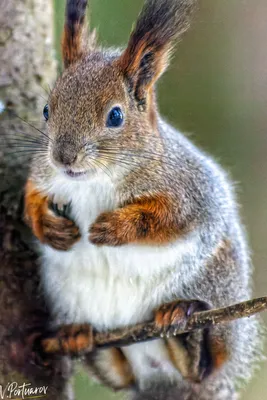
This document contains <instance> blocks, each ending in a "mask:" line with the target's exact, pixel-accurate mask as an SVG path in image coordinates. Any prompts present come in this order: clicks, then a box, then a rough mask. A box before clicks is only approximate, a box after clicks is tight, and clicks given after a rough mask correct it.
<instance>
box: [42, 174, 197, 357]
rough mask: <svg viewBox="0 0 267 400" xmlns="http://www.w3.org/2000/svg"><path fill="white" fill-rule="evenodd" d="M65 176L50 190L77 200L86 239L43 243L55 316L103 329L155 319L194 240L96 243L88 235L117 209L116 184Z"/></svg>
mask: <svg viewBox="0 0 267 400" xmlns="http://www.w3.org/2000/svg"><path fill="white" fill-rule="evenodd" d="M60 179H61V180H60V181H57V182H56V183H55V186H54V187H52V188H51V189H50V192H51V194H54V195H56V196H59V197H60V198H61V199H63V200H64V202H70V201H71V202H72V217H73V218H74V220H75V221H76V224H77V225H78V226H79V228H80V231H81V234H82V238H81V240H80V241H79V242H78V243H77V244H76V245H75V246H74V247H73V248H72V249H71V250H69V251H67V252H61V251H57V250H54V249H52V248H50V247H48V246H42V254H43V256H42V269H41V271H42V283H43V287H44V290H45V292H46V295H47V297H48V299H50V303H51V308H52V310H53V311H54V313H55V316H56V317H57V318H58V319H59V321H60V322H61V323H75V322H76V323H81V322H88V323H91V324H93V326H95V327H96V328H97V329H113V328H116V327H119V326H124V325H129V324H134V323H137V322H141V321H142V320H146V319H149V318H151V316H152V312H153V310H154V309H155V308H156V307H157V306H158V305H160V304H162V303H163V302H164V301H166V292H167V289H166V286H167V285H168V281H169V280H170V279H171V276H172V271H173V270H174V269H175V268H177V265H179V262H181V261H182V258H183V255H185V254H188V252H190V251H192V248H193V247H194V240H193V241H192V239H188V240H184V239H183V240H182V241H177V242H175V244H172V245H168V246H164V247H156V246H141V245H125V246H120V247H108V246H101V247H98V246H94V245H93V244H91V243H90V242H89V240H88V229H89V226H90V225H91V224H92V223H93V222H94V221H95V219H96V217H97V216H98V215H100V213H101V212H103V211H108V210H112V209H114V208H116V206H117V200H116V188H115V186H114V185H113V184H112V183H111V181H110V180H109V179H108V178H104V177H101V179H100V178H98V179H95V180H93V181H91V182H88V181H87V182H74V183H73V182H70V181H69V180H67V179H66V178H60ZM150 347H151V352H152V354H155V349H154V347H155V344H152V343H151V344H147V345H146V347H145V349H146V352H148V349H149V348H150ZM141 349H142V346H140V351H141ZM128 352H129V350H128ZM132 354H135V356H133V358H136V357H137V358H136V365H138V363H140V362H141V363H143V358H142V357H144V354H145V353H144V352H143V351H142V354H143V356H142V357H141V358H140V357H139V356H137V353H136V350H135V351H134V353H132ZM129 357H130V354H129ZM140 360H141V361H140ZM132 361H133V360H132Z"/></svg>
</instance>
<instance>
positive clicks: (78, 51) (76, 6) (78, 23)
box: [62, 0, 96, 68]
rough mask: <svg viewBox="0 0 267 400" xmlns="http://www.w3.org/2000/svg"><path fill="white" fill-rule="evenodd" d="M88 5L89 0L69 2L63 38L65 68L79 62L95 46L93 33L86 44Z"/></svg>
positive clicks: (69, 0) (70, 0)
mask: <svg viewBox="0 0 267 400" xmlns="http://www.w3.org/2000/svg"><path fill="white" fill-rule="evenodd" d="M87 3H88V0H67V4H66V15H65V26H64V33H63V38H62V56H63V61H64V66H65V68H67V67H68V66H69V65H70V64H73V63H74V62H76V61H77V60H79V59H80V58H81V57H82V56H83V55H84V54H85V53H86V52H87V51H88V50H90V48H92V47H94V46H95V42H96V35H95V32H92V34H91V35H90V38H89V41H88V43H86V34H87V29H86V26H85V17H86V7H87Z"/></svg>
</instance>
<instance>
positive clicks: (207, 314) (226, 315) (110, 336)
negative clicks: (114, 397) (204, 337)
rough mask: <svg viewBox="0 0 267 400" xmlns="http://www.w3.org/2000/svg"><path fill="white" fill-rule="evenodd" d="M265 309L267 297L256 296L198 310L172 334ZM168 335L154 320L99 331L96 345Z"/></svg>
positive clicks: (246, 316)
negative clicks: (235, 302) (108, 330)
mask: <svg viewBox="0 0 267 400" xmlns="http://www.w3.org/2000/svg"><path fill="white" fill-rule="evenodd" d="M264 310H267V297H260V298H256V299H253V300H249V301H245V302H243V303H238V304H234V305H231V306H228V307H224V308H218V309H213V310H208V311H202V312H196V313H195V314H193V315H192V316H191V317H190V318H189V319H188V320H187V322H186V323H185V325H183V326H182V327H179V326H177V329H175V331H174V332H173V333H172V335H180V334H182V333H187V332H191V331H194V330H197V329H203V328H207V327H209V326H212V325H218V324H223V323H227V322H230V321H233V320H237V319H240V318H248V317H251V316H252V315H254V314H257V313H260V312H262V311H264ZM166 335H167V336H168V333H167V334H166V332H164V331H163V330H162V329H159V328H158V327H157V326H156V325H155V323H154V322H147V323H142V324H137V325H134V326H131V327H128V328H122V329H116V330H114V331H110V332H105V333H101V332H98V333H96V334H95V345H96V347H97V348H107V347H114V346H116V347H122V346H128V345H130V344H133V343H137V342H144V341H148V340H153V339H157V338H160V337H164V336H166Z"/></svg>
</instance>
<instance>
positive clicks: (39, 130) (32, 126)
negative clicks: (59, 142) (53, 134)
mask: <svg viewBox="0 0 267 400" xmlns="http://www.w3.org/2000/svg"><path fill="white" fill-rule="evenodd" d="M15 115H16V116H17V118H19V119H20V120H21V121H22V122H24V123H25V124H27V125H29V126H30V127H31V128H33V129H35V130H36V131H38V132H39V133H41V134H42V135H44V136H45V137H46V138H47V139H48V140H49V141H51V142H53V140H52V139H51V138H50V137H49V136H48V135H47V134H46V133H45V132H43V131H42V130H41V129H38V128H36V126H34V125H32V124H30V123H29V122H27V121H26V120H24V119H23V118H21V117H20V116H18V115H17V114H15Z"/></svg>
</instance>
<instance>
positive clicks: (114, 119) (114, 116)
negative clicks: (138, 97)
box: [107, 107, 123, 128]
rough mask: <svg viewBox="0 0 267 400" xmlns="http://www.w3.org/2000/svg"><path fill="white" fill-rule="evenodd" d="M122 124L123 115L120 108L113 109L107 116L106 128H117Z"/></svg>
mask: <svg viewBox="0 0 267 400" xmlns="http://www.w3.org/2000/svg"><path fill="white" fill-rule="evenodd" d="M122 123H123V113H122V110H121V109H120V107H114V108H112V110H111V111H110V112H109V114H108V119H107V127H109V128H118V127H119V126H121V125H122Z"/></svg>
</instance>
